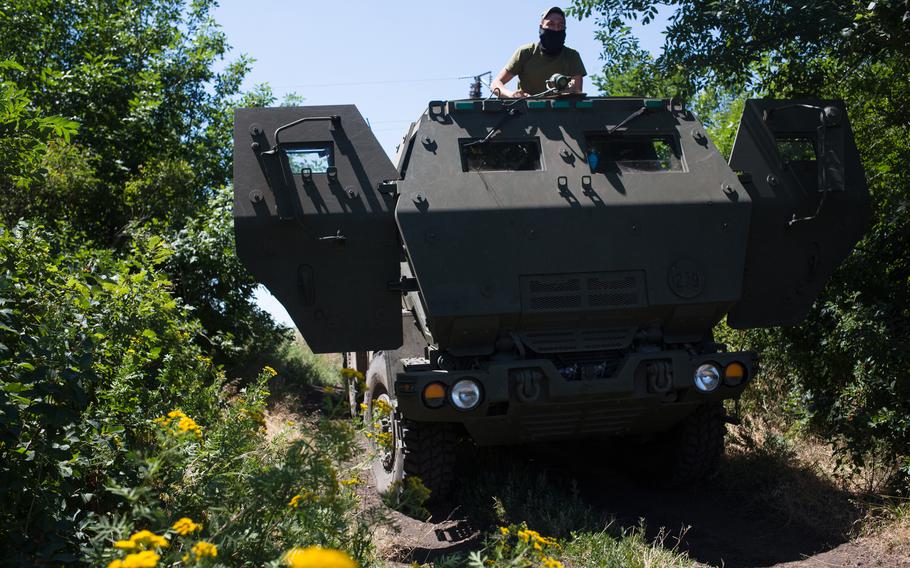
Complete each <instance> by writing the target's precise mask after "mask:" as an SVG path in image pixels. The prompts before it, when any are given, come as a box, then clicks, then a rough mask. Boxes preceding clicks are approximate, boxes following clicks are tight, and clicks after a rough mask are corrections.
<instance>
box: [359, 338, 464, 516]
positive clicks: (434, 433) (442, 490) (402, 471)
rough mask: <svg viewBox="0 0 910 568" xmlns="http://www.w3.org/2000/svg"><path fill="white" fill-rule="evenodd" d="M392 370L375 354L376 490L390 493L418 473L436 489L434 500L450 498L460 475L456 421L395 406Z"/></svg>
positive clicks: (370, 413)
mask: <svg viewBox="0 0 910 568" xmlns="http://www.w3.org/2000/svg"><path fill="white" fill-rule="evenodd" d="M387 374H388V373H387V370H386V364H385V356H384V355H378V356H376V357H374V358H373V361H371V362H370V369H369V372H368V374H367V393H366V397H365V401H364V402H365V406H366V408H365V409H364V423H365V424H366V425H367V431H368V433H369V434H370V439H371V441H372V445H373V450H374V452H375V456H374V458H373V477H374V479H375V480H376V489H377V491H379V492H380V493H384V492H387V491H389V490H390V489H391V490H393V489H394V488H395V487H396V484H398V486H401V484H402V483H403V482H404V481H405V480H406V479H408V478H411V477H418V478H420V480H421V482H422V483H423V484H424V485H425V486H426V487H427V488H428V489H430V491H431V493H430V500H431V501H439V500H442V499H445V498H446V497H447V496H448V495H449V494H450V493H451V490H452V485H453V481H454V477H455V447H456V442H457V437H456V430H455V428H454V425H453V424H447V423H437V422H415V421H413V420H408V419H406V418H404V417H403V416H402V415H401V413H400V412H398V410H397V409H396V408H395V406H396V405H395V404H394V399H393V396H392V394H391V393H392V389H391V386H390V382H389V380H388V377H387V376H386V375H387Z"/></svg>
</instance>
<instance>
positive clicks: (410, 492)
mask: <svg viewBox="0 0 910 568" xmlns="http://www.w3.org/2000/svg"><path fill="white" fill-rule="evenodd" d="M430 493H431V492H430V488H429V487H427V486H426V485H424V484H423V480H421V479H420V478H419V477H413V476H412V477H407V478H405V479H404V481H396V482H395V483H393V484H392V486H391V487H389V489H388V491H386V492H385V493H383V494H381V495H380V497H381V498H382V503H383V504H384V505H385V506H386V507H388V508H390V509H394V510H396V511H399V512H401V513H403V514H405V515H407V516H409V517H412V518H415V519H428V518H430V512H429V511H428V510H427V508H426V503H427V501H428V500H429V499H430Z"/></svg>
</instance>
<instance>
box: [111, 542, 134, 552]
mask: <svg viewBox="0 0 910 568" xmlns="http://www.w3.org/2000/svg"><path fill="white" fill-rule="evenodd" d="M138 546H139V544H137V543H136V542H133V541H132V540H118V541H117V542H115V543H114V548H119V549H120V550H134V549H135V548H136V547H138Z"/></svg>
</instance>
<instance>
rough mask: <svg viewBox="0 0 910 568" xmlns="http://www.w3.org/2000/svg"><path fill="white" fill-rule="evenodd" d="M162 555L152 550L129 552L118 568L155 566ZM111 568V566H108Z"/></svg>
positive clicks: (153, 567)
mask: <svg viewBox="0 0 910 568" xmlns="http://www.w3.org/2000/svg"><path fill="white" fill-rule="evenodd" d="M160 559H161V557H160V556H158V555H157V554H155V553H154V552H152V551H151V550H143V551H142V552H137V553H136V554H127V556H126V558H124V559H123V561H122V562H121V563H120V564H119V566H118V568H155V566H157V565H158V560H160ZM108 568H110V566H108Z"/></svg>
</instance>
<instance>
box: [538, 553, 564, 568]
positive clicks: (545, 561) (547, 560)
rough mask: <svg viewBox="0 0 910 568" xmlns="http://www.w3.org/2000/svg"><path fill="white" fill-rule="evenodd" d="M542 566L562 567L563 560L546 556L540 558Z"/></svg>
mask: <svg viewBox="0 0 910 568" xmlns="http://www.w3.org/2000/svg"><path fill="white" fill-rule="evenodd" d="M540 568H562V562H560V561H559V560H556V559H555V558H551V557H549V556H544V557H543V558H541V559H540Z"/></svg>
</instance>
